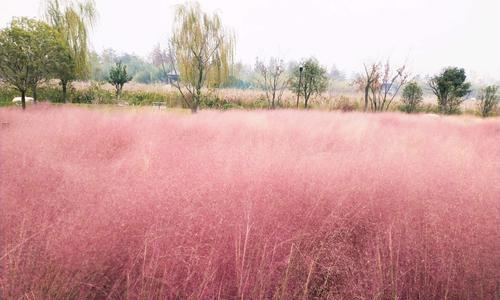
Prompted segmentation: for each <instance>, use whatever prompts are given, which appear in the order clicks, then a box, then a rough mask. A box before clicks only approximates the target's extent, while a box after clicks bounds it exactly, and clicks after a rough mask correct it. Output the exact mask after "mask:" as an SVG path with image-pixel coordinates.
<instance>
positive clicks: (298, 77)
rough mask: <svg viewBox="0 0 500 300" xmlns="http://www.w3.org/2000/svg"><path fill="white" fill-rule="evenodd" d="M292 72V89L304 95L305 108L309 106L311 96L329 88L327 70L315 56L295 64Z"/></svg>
mask: <svg viewBox="0 0 500 300" xmlns="http://www.w3.org/2000/svg"><path fill="white" fill-rule="evenodd" d="M301 68H302V72H301V71H300V70H301ZM292 74H293V75H292V79H291V84H290V86H291V90H292V91H293V92H294V93H295V94H297V95H299V96H303V97H304V106H305V108H307V106H308V103H309V99H310V98H311V96H314V95H319V94H321V93H323V92H325V91H326V89H327V88H328V74H327V70H326V68H324V67H322V66H321V65H320V64H319V62H318V60H317V59H315V58H309V59H307V60H304V61H303V62H302V63H300V64H299V65H297V66H295V67H294V68H293V70H292Z"/></svg>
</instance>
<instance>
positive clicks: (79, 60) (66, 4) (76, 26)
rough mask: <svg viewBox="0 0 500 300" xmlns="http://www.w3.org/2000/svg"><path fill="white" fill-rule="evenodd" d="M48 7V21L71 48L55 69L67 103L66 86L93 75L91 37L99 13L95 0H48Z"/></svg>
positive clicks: (46, 7)
mask: <svg viewBox="0 0 500 300" xmlns="http://www.w3.org/2000/svg"><path fill="white" fill-rule="evenodd" d="M45 4H46V5H45V19H46V21H47V22H48V23H49V24H50V25H52V26H53V27H54V28H55V29H56V30H57V31H58V32H59V33H60V34H61V36H62V43H63V45H64V47H66V48H67V49H68V51H67V55H65V60H64V62H61V63H59V64H57V68H56V74H57V78H58V79H60V80H61V85H62V88H63V99H65V101H66V88H67V84H68V83H69V82H71V81H73V80H75V79H86V78H87V77H88V75H89V73H90V63H89V60H90V57H89V53H90V52H89V47H88V35H89V27H91V26H93V24H94V23H95V19H96V15H97V12H96V9H95V4H94V2H93V1H92V0H85V1H84V2H73V1H71V0H69V1H59V0H46V3H45Z"/></svg>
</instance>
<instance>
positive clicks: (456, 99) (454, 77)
mask: <svg viewBox="0 0 500 300" xmlns="http://www.w3.org/2000/svg"><path fill="white" fill-rule="evenodd" d="M466 79H467V76H466V75H465V70H464V69H459V68H456V67H450V68H446V69H445V70H444V71H443V72H442V73H441V74H439V75H437V76H434V77H433V78H432V79H431V80H430V81H429V86H430V87H431V89H432V92H433V93H434V94H435V95H436V97H437V98H438V105H439V108H440V110H441V112H442V113H445V114H453V113H458V112H459V111H460V105H461V104H462V102H463V101H464V100H465V99H464V97H465V96H466V95H468V94H469V93H470V92H471V84H470V83H468V82H465V80H466Z"/></svg>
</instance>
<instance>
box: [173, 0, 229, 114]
mask: <svg viewBox="0 0 500 300" xmlns="http://www.w3.org/2000/svg"><path fill="white" fill-rule="evenodd" d="M233 53H234V38H233V35H232V34H230V33H229V32H228V31H227V30H226V29H225V28H224V27H223V26H222V23H221V20H220V17H219V16H218V15H217V14H213V15H209V14H207V13H204V12H203V11H202V10H201V8H200V5H199V4H198V3H192V4H185V5H179V6H178V7H177V9H176V13H175V21H174V31H173V35H172V38H171V39H170V51H169V56H170V57H169V58H170V63H171V65H172V69H173V70H174V72H175V73H176V74H178V75H180V81H178V82H173V83H172V84H173V85H174V86H175V87H176V88H177V89H178V90H179V92H180V94H181V95H182V98H183V100H184V102H185V103H186V105H187V106H188V107H189V108H190V109H191V111H192V112H193V113H196V112H197V111H198V108H199V106H200V102H201V99H202V89H203V88H204V87H218V86H220V84H221V83H224V82H226V81H227V80H228V79H229V73H230V69H231V65H232V62H233Z"/></svg>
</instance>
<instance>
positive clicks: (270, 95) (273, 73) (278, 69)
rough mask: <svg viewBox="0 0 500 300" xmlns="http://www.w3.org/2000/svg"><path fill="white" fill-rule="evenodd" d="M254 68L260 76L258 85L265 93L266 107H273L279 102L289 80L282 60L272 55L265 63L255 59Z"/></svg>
mask: <svg viewBox="0 0 500 300" xmlns="http://www.w3.org/2000/svg"><path fill="white" fill-rule="evenodd" d="M255 70H256V72H257V73H258V74H259V76H260V78H259V80H258V81H259V85H260V86H261V88H262V89H264V91H265V93H266V100H267V105H268V108H270V109H275V108H276V106H279V105H280V104H281V98H282V97H283V93H284V92H285V90H286V88H287V87H288V84H289V81H290V80H289V76H288V74H287V72H286V70H285V66H284V62H283V60H282V59H278V58H274V57H273V58H271V59H269V63H268V64H267V65H266V64H265V63H263V62H262V61H260V60H259V59H257V62H256V63H255Z"/></svg>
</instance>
